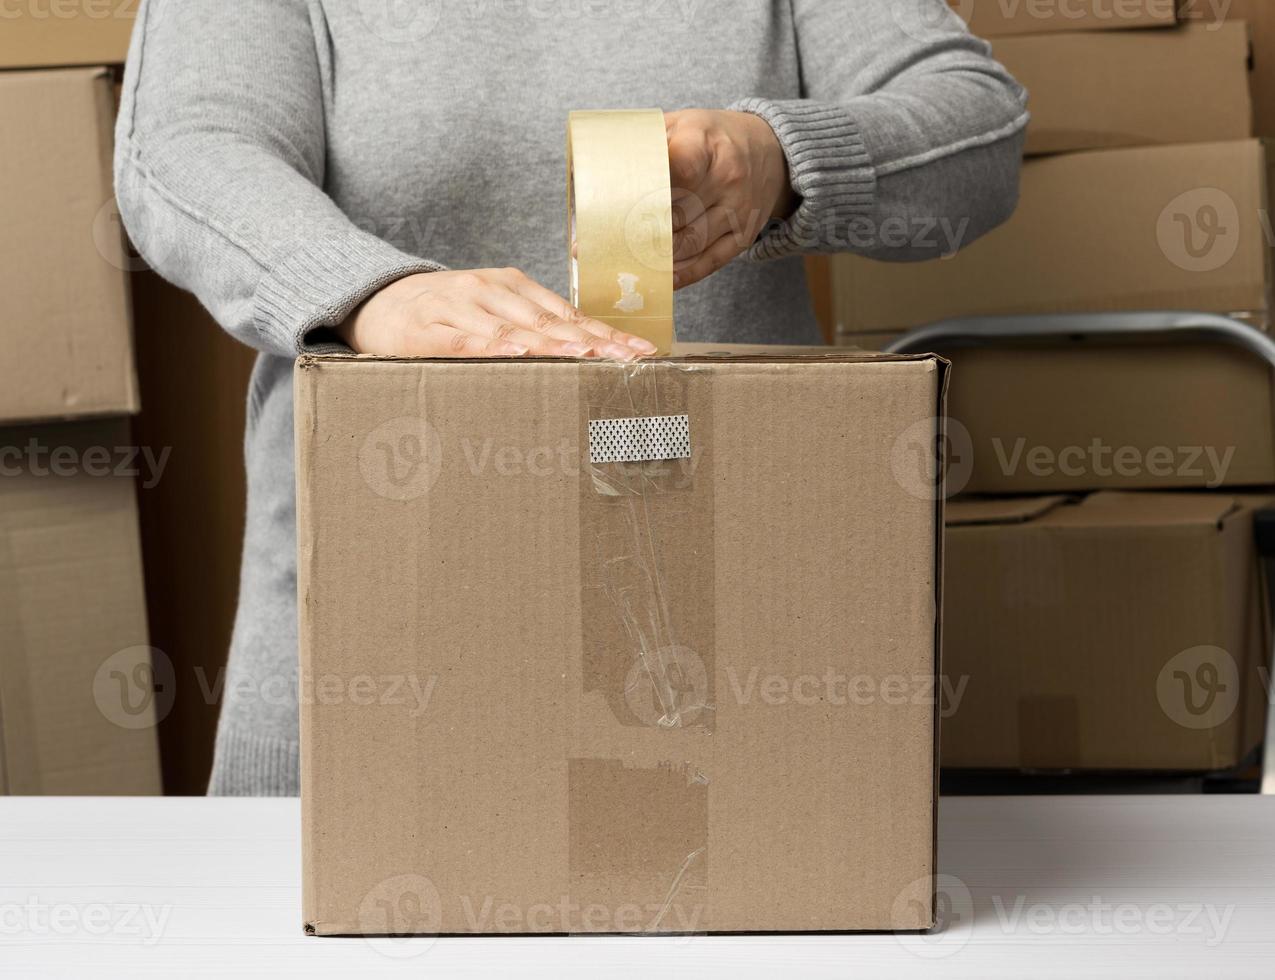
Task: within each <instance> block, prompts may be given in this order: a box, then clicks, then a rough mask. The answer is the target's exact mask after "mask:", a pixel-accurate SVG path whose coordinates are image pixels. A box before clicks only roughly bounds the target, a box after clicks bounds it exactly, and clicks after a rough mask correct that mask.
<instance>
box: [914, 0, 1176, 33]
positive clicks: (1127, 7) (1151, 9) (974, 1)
mask: <svg viewBox="0 0 1275 980" xmlns="http://www.w3.org/2000/svg"><path fill="white" fill-rule="evenodd" d="M899 2H900V4H901V5H906V4H916V3H917V2H918V0H899ZM1191 2H1192V0H948V3H949V4H950V5H951V6H952V8H953V9H954V10H955V11H956V12H957V13H958V14H960V15H961V17H962V18H963V19H964V20H965V22H966V23H967V24H969V25H970V30H971V31H973V32H974V33H975V34H978V35H980V36H982V37H999V36H1002V35H1006V34H1051V33H1054V32H1057V31H1114V30H1125V29H1128V28H1138V27H1172V26H1173V25H1174V24H1176V23H1177V19H1178V7H1179V6H1182V7H1188V8H1189V7H1190V5H1191Z"/></svg>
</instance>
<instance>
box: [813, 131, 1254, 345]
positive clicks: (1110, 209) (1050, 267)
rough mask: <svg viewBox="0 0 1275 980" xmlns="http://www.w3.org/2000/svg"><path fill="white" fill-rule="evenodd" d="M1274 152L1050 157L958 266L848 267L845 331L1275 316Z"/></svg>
mask: <svg viewBox="0 0 1275 980" xmlns="http://www.w3.org/2000/svg"><path fill="white" fill-rule="evenodd" d="M1267 175H1268V159H1267V153H1266V151H1265V148H1264V146H1263V144H1262V143H1260V142H1258V141H1256V140H1243V141H1239V142H1230V143H1207V144H1206V143H1198V144H1192V145H1183V146H1157V147H1141V148H1135V149H1123V150H1102V151H1095V152H1091V153H1070V154H1064V155H1062V156H1057V157H1041V158H1037V159H1033V160H1029V161H1027V162H1026V163H1025V164H1024V166H1023V179H1022V197H1021V200H1020V202H1019V205H1018V210H1017V212H1016V213H1015V214H1014V216H1013V217H1012V218H1010V220H1009V221H1008V222H1007V223H1006V224H1005V225H1003V226H1002V227H1000V228H998V229H996V230H995V231H993V232H991V233H990V234H988V235H987V236H985V237H984V238H982V239H980V240H979V241H977V242H975V243H973V244H972V245H970V246H969V247H968V248H967V249H965V250H964V251H962V252H960V253H959V254H957V255H955V256H954V257H952V258H949V259H942V260H938V261H933V262H924V263H902V264H900V263H885V262H872V261H869V260H867V259H863V258H860V257H857V256H848V255H840V256H837V257H836V259H835V260H834V261H835V270H836V273H835V279H834V289H835V293H836V307H837V324H838V333H839V334H856V333H870V332H882V331H891V330H901V329H906V328H909V327H914V326H919V325H922V324H926V323H931V322H933V321H936V320H942V319H947V318H949V317H956V316H974V315H994V314H1010V313H1053V312H1086V311H1107V310H1153V309H1166V310H1198V311H1204V312H1212V313H1223V314H1230V313H1236V312H1242V313H1245V314H1247V315H1248V317H1249V318H1250V319H1251V320H1252V321H1253V322H1256V323H1259V324H1261V323H1264V322H1265V320H1266V318H1267V317H1268V315H1269V311H1270V295H1269V293H1270V266H1271V249H1270V238H1269V237H1268V236H1269V221H1270V219H1269V216H1268V213H1267Z"/></svg>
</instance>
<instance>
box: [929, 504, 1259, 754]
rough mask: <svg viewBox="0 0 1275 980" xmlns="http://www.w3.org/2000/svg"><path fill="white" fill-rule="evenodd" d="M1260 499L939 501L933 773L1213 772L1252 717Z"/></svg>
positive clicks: (1239, 746) (1246, 742)
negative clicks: (940, 676)
mask: <svg viewBox="0 0 1275 980" xmlns="http://www.w3.org/2000/svg"><path fill="white" fill-rule="evenodd" d="M1271 503H1272V501H1271V500H1270V499H1269V498H1257V497H1232V496H1230V495H1226V494H1187V493H1119V492H1112V491H1108V492H1103V493H1098V494H1094V495H1092V496H1090V497H1088V498H1086V499H1083V500H1081V501H1079V502H1067V500H1066V498H1062V497H1052V498H1051V497H1033V498H1027V499H1021V498H1020V499H1012V498H1011V499H985V500H972V501H953V502H952V503H951V505H950V506H949V509H948V515H947V528H948V530H947V539H946V542H945V549H946V567H945V585H946V589H947V597H946V600H947V601H946V617H945V623H944V649H943V669H944V674H945V678H946V679H945V688H946V689H947V690H949V691H953V692H957V695H956V696H955V697H950V700H949V703H948V704H947V705H946V706H945V709H944V720H943V765H944V766H947V767H952V768H977V769H1020V768H1026V769H1081V770H1135V769H1137V770H1176V771H1191V772H1207V771H1216V770H1222V769H1227V768H1231V767H1234V766H1236V765H1238V764H1240V763H1241V762H1242V761H1243V760H1244V758H1245V756H1246V755H1248V754H1249V752H1250V751H1251V750H1252V749H1253V748H1255V747H1256V746H1257V745H1258V743H1259V742H1260V740H1261V733H1262V729H1263V726H1264V723H1265V697H1264V692H1265V676H1264V675H1263V673H1262V668H1263V667H1264V666H1265V664H1266V661H1267V656H1268V653H1269V649H1270V647H1269V643H1268V638H1267V635H1266V631H1265V628H1264V626H1263V617H1262V608H1261V602H1262V599H1261V596H1260V594H1259V587H1258V575H1257V564H1256V560H1255V555H1254V544H1253V511H1254V509H1255V508H1257V507H1265V506H1269V505H1270V504H1271Z"/></svg>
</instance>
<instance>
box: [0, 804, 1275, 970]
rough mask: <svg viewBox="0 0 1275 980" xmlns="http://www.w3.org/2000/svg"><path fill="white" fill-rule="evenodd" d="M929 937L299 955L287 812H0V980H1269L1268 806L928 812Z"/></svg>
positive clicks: (1273, 842)
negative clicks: (828, 979) (939, 914)
mask: <svg viewBox="0 0 1275 980" xmlns="http://www.w3.org/2000/svg"><path fill="white" fill-rule="evenodd" d="M941 838H942V840H941V846H940V852H939V857H940V868H939V870H940V873H941V874H942V875H943V877H942V879H941V884H942V885H944V887H945V891H946V892H947V893H948V895H949V898H950V899H951V904H952V908H953V909H954V910H955V913H956V916H957V918H955V919H954V920H953V921H952V922H951V923H950V924H949V926H948V928H947V929H946V930H945V931H944V932H942V933H941V934H938V935H935V936H929V937H919V936H889V935H885V936H791V937H785V936H758V937H720V938H719V937H710V936H694V937H686V938H682V937H649V938H648V937H638V938H585V937H573V938H545V939H528V938H517V937H510V938H499V939H472V938H463V939H454V938H453V939H437V940H429V939H421V940H385V939H382V940H364V939H315V938H307V937H305V936H303V935H302V933H301V912H300V894H299V893H300V888H299V880H300V862H299V859H298V806H297V803H296V801H295V800H230V799H193V798H170V799H70V798H62V799H57V798H14V797H10V798H0V976H3V977H30V976H62V975H78V976H90V975H92V976H101V975H118V976H128V977H140V976H164V977H169V976H192V975H196V976H198V975H207V976H253V975H255V976H263V977H272V978H276V977H280V976H285V975H291V974H296V975H306V976H314V975H320V976H358V977H364V976H366V977H379V976H388V975H390V974H394V973H410V974H412V975H415V976H419V977H445V976H472V977H487V976H497V975H501V974H509V975H526V974H532V975H541V976H564V975H565V976H580V977H586V976H588V977H593V976H597V975H606V974H600V973H599V971H600V970H603V969H604V970H606V971H607V973H609V974H621V975H629V976H640V977H643V978H648V980H649V978H653V977H670V976H675V977H681V976H693V977H696V978H701V977H708V976H730V977H734V976H738V975H740V974H754V973H755V974H757V975H765V976H774V975H776V974H780V975H784V976H805V975H826V976H838V977H870V978H875V977H878V976H886V975H889V976H905V977H911V976H939V977H957V976H960V977H980V978H986V977H1013V978H1015V980H1017V978H1020V977H1025V976H1057V977H1068V978H1071V977H1079V976H1113V977H1116V976H1118V977H1122V978H1127V977H1143V976H1145V977H1154V978H1156V980H1160V978H1163V977H1173V976H1181V977H1192V978H1195V977H1204V976H1209V977H1262V978H1271V977H1275V799H1272V798H1271V797H1258V796H1227V797H1222V796H1212V797H1204V796H1180V797H1164V796H1158V797H1147V796H1143V797H1052V798H1047V797H1020V798H1002V797H983V798H955V799H945V800H943V803H942V832H941Z"/></svg>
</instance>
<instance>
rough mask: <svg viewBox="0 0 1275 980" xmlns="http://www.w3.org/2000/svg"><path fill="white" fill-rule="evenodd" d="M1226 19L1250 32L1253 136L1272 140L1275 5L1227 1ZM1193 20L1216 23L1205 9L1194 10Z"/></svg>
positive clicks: (1250, 0) (1274, 121)
mask: <svg viewBox="0 0 1275 980" xmlns="http://www.w3.org/2000/svg"><path fill="white" fill-rule="evenodd" d="M1222 10H1223V13H1224V14H1225V16H1226V17H1227V18H1228V19H1230V20H1233V21H1242V22H1243V23H1244V24H1245V25H1247V27H1248V29H1249V35H1250V38H1251V40H1252V51H1253V87H1252V88H1253V111H1254V119H1255V122H1256V133H1257V135H1258V136H1262V137H1265V138H1272V137H1275V4H1272V3H1271V0H1226V3H1224V4H1223V5H1222ZM1193 16H1195V17H1197V18H1198V19H1200V20H1202V21H1203V22H1204V23H1209V24H1215V23H1216V22H1217V21H1216V19H1215V15H1214V14H1213V12H1212V10H1211V9H1210V8H1208V7H1207V5H1206V6H1205V7H1204V8H1203V9H1196V10H1194V11H1193Z"/></svg>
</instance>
